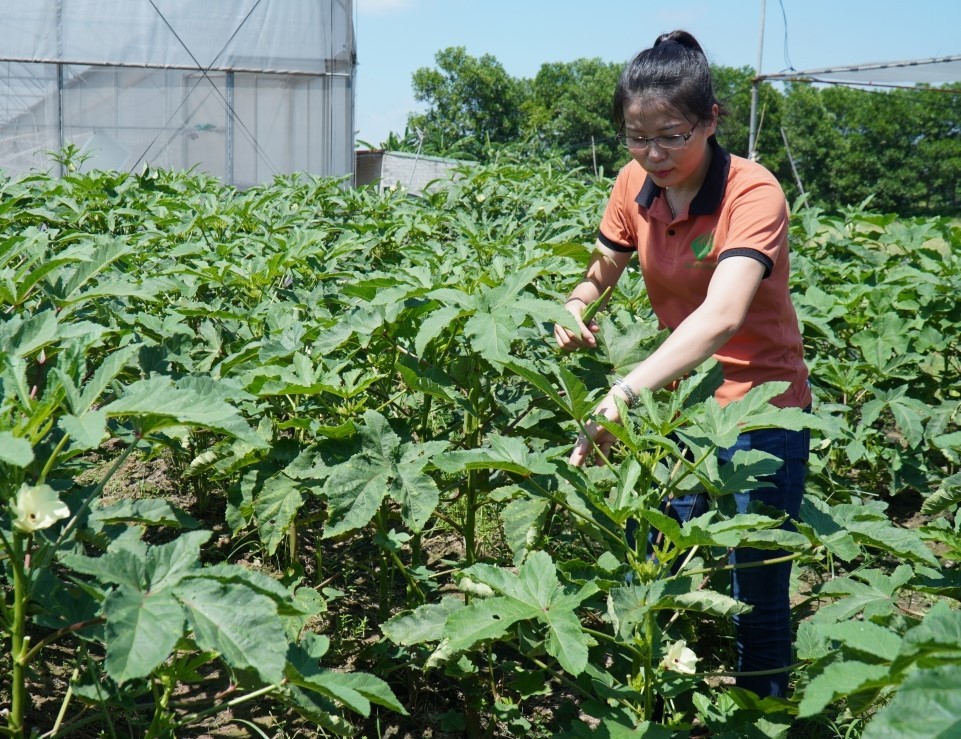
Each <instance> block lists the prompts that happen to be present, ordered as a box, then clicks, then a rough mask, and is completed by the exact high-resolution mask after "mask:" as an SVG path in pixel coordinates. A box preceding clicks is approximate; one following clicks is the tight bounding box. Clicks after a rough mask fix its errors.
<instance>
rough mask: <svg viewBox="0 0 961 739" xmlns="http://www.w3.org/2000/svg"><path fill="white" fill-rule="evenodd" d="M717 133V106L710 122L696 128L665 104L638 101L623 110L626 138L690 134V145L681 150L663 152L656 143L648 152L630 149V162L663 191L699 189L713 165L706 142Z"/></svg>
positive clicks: (687, 144) (648, 100)
mask: <svg viewBox="0 0 961 739" xmlns="http://www.w3.org/2000/svg"><path fill="white" fill-rule="evenodd" d="M692 128H693V131H692ZM716 129H717V106H714V115H713V117H712V119H711V120H710V121H703V122H700V123H698V124H697V125H695V124H694V123H693V122H692V121H690V120H688V119H687V118H685V117H684V116H683V115H682V114H681V113H680V111H678V110H677V109H676V108H674V107H672V106H670V105H668V104H666V103H664V102H658V101H653V102H652V101H651V100H650V99H639V100H638V99H635V100H633V101H631V102H629V103H628V104H627V105H625V106H624V133H625V134H627V136H643V137H645V138H653V137H655V136H674V135H677V134H685V135H686V134H688V133H691V136H690V138H689V139H688V140H687V143H686V144H685V145H684V146H682V147H681V148H678V149H664V148H662V147H661V146H659V145H658V144H657V143H656V142H653V141H652V142H650V143H648V145H647V148H645V149H629V153H630V155H631V158H632V159H634V161H636V162H637V163H638V164H640V165H641V166H642V167H643V168H644V169H645V170H646V171H647V173H648V174H649V175H650V176H651V178H652V179H653V180H654V183H655V184H657V185H659V186H660V187H677V188H681V189H683V187H684V185H685V184H696V185H697V186H698V187H700V184H701V181H703V179H704V175H705V174H706V173H707V168H708V166H709V165H710V157H709V152H710V149H709V146H708V143H707V142H708V139H709V138H710V137H711V135H712V134H713V133H714V131H715V130H716Z"/></svg>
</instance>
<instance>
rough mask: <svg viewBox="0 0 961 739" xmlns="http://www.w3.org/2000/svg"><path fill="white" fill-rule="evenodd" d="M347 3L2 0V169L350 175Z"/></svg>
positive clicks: (244, 179) (351, 45)
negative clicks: (67, 158) (70, 156)
mask: <svg viewBox="0 0 961 739" xmlns="http://www.w3.org/2000/svg"><path fill="white" fill-rule="evenodd" d="M352 5H353V3H352V0H320V1H318V0H220V1H219V2H217V3H204V2H190V1H189V0H33V1H32V2H29V3H25V2H20V1H17V0H0V18H2V19H3V25H4V30H5V34H4V40H3V42H2V43H0V169H2V170H3V171H5V172H6V173H7V174H9V175H16V174H21V173H24V172H28V171H30V170H37V169H40V170H46V171H50V170H51V169H53V171H54V173H56V169H57V167H58V166H63V163H62V159H63V157H55V156H53V154H56V153H57V152H61V151H65V150H67V149H69V150H71V151H74V152H75V157H74V162H73V163H74V164H76V165H77V166H79V167H80V168H81V169H83V170H87V171H89V170H94V169H116V170H123V171H141V170H142V169H143V168H144V167H145V166H150V167H158V168H165V169H190V168H196V169H197V170H199V171H203V172H206V173H209V174H211V175H214V176H216V177H219V178H221V179H222V180H223V181H224V182H225V183H227V184H231V185H236V186H238V187H247V186H251V185H254V184H258V183H263V182H269V181H271V180H272V179H273V178H274V177H275V176H276V175H279V174H284V173H290V172H295V171H306V172H310V173H313V174H317V175H322V176H341V175H346V174H350V173H351V172H352V171H353V131H354V124H353V118H354V104H353V91H354V75H355V68H356V54H355V42H354V34H353V22H352ZM58 161H60V162H61V163H60V164H59V165H58ZM68 166H69V163H68Z"/></svg>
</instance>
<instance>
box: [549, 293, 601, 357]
mask: <svg viewBox="0 0 961 739" xmlns="http://www.w3.org/2000/svg"><path fill="white" fill-rule="evenodd" d="M564 307H565V308H567V311H568V312H569V313H570V314H571V315H572V316H574V320H575V321H576V322H577V329H578V332H577V333H573V332H571V331H569V330H568V329H566V328H564V327H563V326H561V325H560V324H559V323H555V324H554V338H555V339H556V340H557V345H558V346H559V347H560V348H561V349H563V350H564V351H566V352H570V351H574V350H575V349H583V348H585V347H596V346H597V339H595V338H594V334H596V333H597V332H598V331H600V330H601V327H600V326H598V325H597V321H595V320H594V319H591V320H590V321H588V322H587V323H586V324H585V323H584V321H583V319H582V318H581V316H582V315H583V313H584V310H585V309H586V308H587V304H586V303H584V302H583V301H582V300H580V299H579V298H572V299H571V300H568V301H567V302H566V303H564Z"/></svg>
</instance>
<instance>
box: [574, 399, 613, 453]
mask: <svg viewBox="0 0 961 739" xmlns="http://www.w3.org/2000/svg"><path fill="white" fill-rule="evenodd" d="M594 416H603V417H604V418H606V419H608V420H609V421H613V422H614V423H620V422H621V414H620V412H619V411H618V410H617V404H616V403H615V402H614V397H613V395H611V394H608V396H607V397H606V398H604V400H602V401H601V402H600V404H599V405H598V406H597V408H596V409H595V410H594ZM584 430H585V431H586V432H587V436H585V435H584V434H580V435H579V436H578V437H577V442H576V443H575V444H574V451H572V452H571V457H570V463H571V464H573V465H576V466H577V467H581V466H582V465H583V464H584V463H585V462H586V461H587V460H588V459H590V458H593V460H594V464H597V465H600V464H603V463H604V460H603V458H602V457H607V456H608V455H609V454H610V453H611V447H612V446H614V435H613V434H612V433H611V432H610V431H608V430H607V429H606V428H604V427H603V426H601V425H600V424H598V423H596V422H595V421H588V422H587V423H585V424H584Z"/></svg>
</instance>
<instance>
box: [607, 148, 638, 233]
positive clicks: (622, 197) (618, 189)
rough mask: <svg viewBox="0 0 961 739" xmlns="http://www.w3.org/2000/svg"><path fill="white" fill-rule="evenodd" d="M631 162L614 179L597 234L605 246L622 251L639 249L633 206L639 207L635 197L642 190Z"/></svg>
mask: <svg viewBox="0 0 961 739" xmlns="http://www.w3.org/2000/svg"><path fill="white" fill-rule="evenodd" d="M631 164H633V162H632V163H631ZM631 164H628V165H627V166H626V167H623V168H622V169H621V171H620V172H619V173H618V175H617V179H616V180H615V181H614V187H613V188H611V196H610V198H608V200H607V207H606V208H605V209H604V216H603V218H601V226H600V229H599V232H598V235H597V238H598V240H599V241H600V242H601V243H602V244H604V246H606V247H608V248H609V249H613V250H614V251H620V252H628V251H634V250H636V249H637V234H636V233H635V231H634V219H633V217H632V211H631V208H637V207H638V206H637V203H636V202H635V201H634V198H635V197H636V196H637V193H638V192H640V185H637V184H636V182H635V179H636V178H635V177H633V176H632V172H631Z"/></svg>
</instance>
